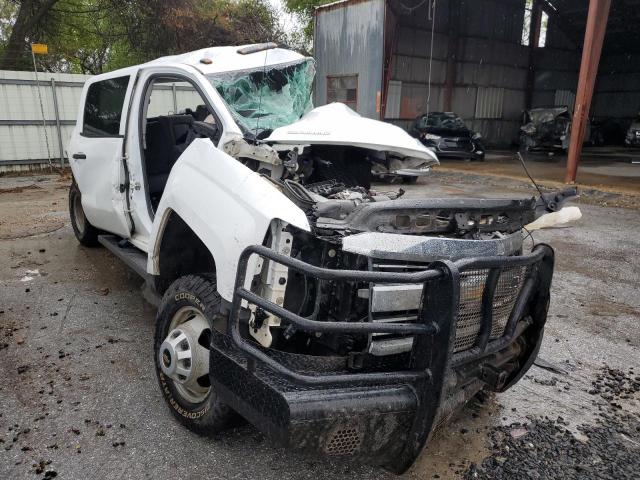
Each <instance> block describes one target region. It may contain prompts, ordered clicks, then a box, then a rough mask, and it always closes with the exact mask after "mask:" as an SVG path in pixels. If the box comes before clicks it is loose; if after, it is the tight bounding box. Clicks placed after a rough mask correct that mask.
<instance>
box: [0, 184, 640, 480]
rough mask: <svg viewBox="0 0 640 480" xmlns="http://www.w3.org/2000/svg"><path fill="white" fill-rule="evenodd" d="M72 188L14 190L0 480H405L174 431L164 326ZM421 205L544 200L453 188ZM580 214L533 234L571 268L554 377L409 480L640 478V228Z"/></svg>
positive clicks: (494, 411) (610, 210)
mask: <svg viewBox="0 0 640 480" xmlns="http://www.w3.org/2000/svg"><path fill="white" fill-rule="evenodd" d="M68 184H69V178H68V177H67V178H62V179H60V178H59V177H57V176H50V175H36V176H23V177H0V258H2V259H3V262H1V263H0V371H2V373H3V378H2V382H1V383H0V478H2V479H4V478H6V479H9V478H11V479H13V478H18V479H21V478H25V479H31V478H54V477H56V476H57V477H58V478H65V479H66V478H71V479H75V478H87V477H90V478H130V479H138V478H154V479H164V478H208V479H216V478H219V479H223V478H224V479H230V478H247V479H254V478H261V479H278V480H282V479H303V478H310V479H318V478H322V479H345V478H354V479H371V478H380V479H392V478H398V477H394V476H393V475H391V474H389V473H387V472H384V471H383V470H380V469H377V468H372V467H369V466H364V465H358V464H355V463H350V462H346V461H339V460H336V459H328V458H316V457H309V456H301V455H297V454H291V453H289V452H287V451H285V450H283V449H282V448H279V447H278V446H276V445H272V444H271V442H270V441H269V439H268V438H265V437H264V436H263V435H261V434H260V433H259V432H258V431H257V430H256V429H254V428H253V427H252V426H250V425H245V426H243V427H240V428H237V429H235V430H231V431H229V432H228V433H225V434H223V435H220V436H219V437H218V438H215V439H205V438H201V437H198V436H196V435H194V434H192V433H190V432H188V431H187V430H185V429H184V428H183V427H181V426H180V425H178V424H177V423H176V422H175V421H174V420H173V418H172V416H171V415H170V414H169V411H168V410H167V407H166V406H165V405H164V402H163V400H162V398H161V395H160V392H159V389H158V387H157V385H156V379H155V374H154V371H153V358H152V348H153V346H152V335H153V321H154V314H155V312H154V311H153V309H152V308H151V307H150V306H148V305H147V304H146V303H145V302H144V301H143V300H142V297H141V295H140V291H139V290H140V280H139V279H138V278H137V277H135V275H134V274H132V273H130V272H129V271H128V270H127V269H126V267H124V266H123V265H122V264H121V263H120V262H119V261H118V260H116V259H115V258H114V257H112V256H111V255H110V254H109V253H108V252H107V251H106V250H105V249H101V248H97V249H87V248H84V247H81V246H80V245H79V244H78V243H77V242H76V240H75V238H74V236H73V232H72V229H71V227H70V224H69V221H68V218H67V216H68V213H67V196H66V195H67V187H68ZM392 187H393V188H397V187H396V186H392ZM378 188H379V189H380V190H384V189H389V188H391V187H389V186H379V187H378ZM407 190H408V194H407V195H408V196H419V195H420V196H421V195H426V196H443V195H456V196H465V197H474V196H485V197H486V196H506V195H512V196H513V195H516V196H529V195H532V194H533V190H532V188H531V185H529V184H527V183H524V182H520V181H517V180H513V179H506V178H496V177H482V176H478V175H470V176H463V175H461V174H459V173H452V172H447V173H434V175H433V176H431V177H429V178H426V179H423V180H421V181H420V182H419V183H418V184H417V185H415V186H410V187H408V188H407ZM605 203H606V204H607V205H606V206H605ZM576 204H577V205H579V206H580V208H581V209H582V212H583V215H584V216H583V219H582V220H580V221H579V222H578V223H576V224H575V225H573V226H571V227H569V228H563V229H554V230H547V231H544V232H538V233H536V234H535V235H534V238H535V241H537V242H546V243H549V244H551V245H552V246H553V247H554V248H555V250H556V262H557V267H556V274H555V277H554V284H553V297H552V303H551V309H550V315H549V321H548V326H547V329H546V335H545V340H544V344H543V347H542V350H541V353H540V359H541V360H540V363H539V365H540V366H534V367H533V368H532V369H531V370H530V371H529V373H528V374H527V375H526V376H525V378H524V379H523V380H522V381H521V382H520V383H519V384H517V385H516V386H515V387H514V388H512V389H511V390H509V391H508V392H506V393H504V394H500V395H497V396H493V395H490V396H486V397H484V398H483V399H478V400H474V401H473V402H472V403H471V404H470V405H468V406H467V407H466V408H465V409H463V410H462V411H461V412H460V413H459V414H458V415H457V416H456V417H455V418H454V419H453V421H452V422H451V423H450V424H449V425H448V426H447V427H445V428H444V429H443V430H442V431H440V432H439V434H438V435H437V436H436V437H435V438H434V439H433V440H432V441H431V443H430V445H429V446H428V448H427V449H426V450H425V452H424V453H423V454H422V455H421V457H420V458H419V460H418V461H417V462H416V464H415V465H414V467H413V468H412V469H411V470H410V471H409V472H408V473H407V474H405V475H404V476H403V477H402V478H407V479H427V478H537V479H542V478H549V479H551V478H554V479H555V478H637V477H638V472H640V376H639V375H640V328H638V325H639V320H640V296H639V295H638V291H639V288H640V260H638V255H637V251H638V247H639V246H640V242H639V241H638V238H640V221H639V220H640V216H639V212H638V210H636V209H632V208H615V207H611V203H610V199H609V198H608V197H603V198H600V197H598V195H593V194H590V195H587V198H585V199H582V200H579V201H578V202H577V203H576ZM623 204H625V205H627V206H633V205H635V204H636V203H635V202H633V201H628V202H623Z"/></svg>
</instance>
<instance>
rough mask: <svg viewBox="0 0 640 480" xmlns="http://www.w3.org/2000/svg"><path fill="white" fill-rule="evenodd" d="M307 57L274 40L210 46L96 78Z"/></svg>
mask: <svg viewBox="0 0 640 480" xmlns="http://www.w3.org/2000/svg"><path fill="white" fill-rule="evenodd" d="M306 58H308V57H305V56H304V55H301V54H299V53H297V52H294V51H293V50H288V49H286V48H280V47H278V46H276V45H275V44H273V43H256V44H248V45H236V46H225V47H209V48H202V49H200V50H194V51H193V52H187V53H182V54H179V55H169V56H166V57H160V58H157V59H155V60H151V61H150V62H147V63H143V64H141V65H134V66H131V67H127V68H122V69H120V70H114V71H112V72H108V73H104V74H101V75H96V77H94V79H98V80H99V79H104V78H110V77H117V76H119V75H125V74H126V75H130V74H131V71H132V70H137V69H139V68H143V67H151V66H159V65H174V66H175V65H176V64H183V65H189V66H191V67H195V68H197V69H198V70H199V71H200V72H202V73H203V74H205V75H209V74H216V73H225V72H234V71H242V70H254V69H262V68H264V67H265V66H272V65H281V64H286V63H295V62H299V61H302V60H304V59H306Z"/></svg>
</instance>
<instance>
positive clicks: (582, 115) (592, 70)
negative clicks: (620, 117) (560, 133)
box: [564, 0, 611, 183]
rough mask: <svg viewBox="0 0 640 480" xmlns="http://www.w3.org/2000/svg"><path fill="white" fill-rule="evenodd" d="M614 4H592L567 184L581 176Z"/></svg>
mask: <svg viewBox="0 0 640 480" xmlns="http://www.w3.org/2000/svg"><path fill="white" fill-rule="evenodd" d="M610 7H611V0H590V2H589V16H588V17H587V28H586V31H585V33H584V47H583V48H582V63H581V64H580V75H579V76H578V91H577V93H576V103H575V108H574V111H573V122H572V123H571V141H570V143H569V155H568V157H567V172H566V175H565V179H564V180H565V182H566V183H574V182H575V181H576V176H577V174H578V164H579V163H580V155H581V153H582V144H583V143H584V135H585V132H586V127H587V119H588V118H589V108H590V107H591V101H592V100H593V89H594V86H595V83H596V77H597V75H598V65H599V64H600V54H601V53H602V44H603V43H604V35H605V33H606V31H607V20H608V19H609V9H610Z"/></svg>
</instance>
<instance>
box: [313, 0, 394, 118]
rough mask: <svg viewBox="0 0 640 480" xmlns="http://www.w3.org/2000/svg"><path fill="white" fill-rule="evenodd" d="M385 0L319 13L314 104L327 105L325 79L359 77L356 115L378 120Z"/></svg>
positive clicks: (364, 2) (363, 0) (323, 9)
mask: <svg viewBox="0 0 640 480" xmlns="http://www.w3.org/2000/svg"><path fill="white" fill-rule="evenodd" d="M384 7H385V3H384V0H362V1H357V2H353V1H352V2H350V4H349V6H348V8H345V7H344V6H341V5H334V6H329V7H325V8H322V9H320V10H318V12H317V15H316V27H315V37H314V56H315V58H316V62H317V73H316V83H315V96H314V100H315V103H316V105H324V104H325V103H327V76H328V75H330V76H331V75H352V74H357V75H358V100H357V110H358V113H360V114H361V115H363V116H365V117H369V118H379V114H378V113H377V111H376V110H377V108H376V107H377V103H376V102H377V94H378V92H379V91H380V89H381V85H382V62H383V56H384V55H383V51H384V44H383V41H384V37H383V36H384V28H383V26H384Z"/></svg>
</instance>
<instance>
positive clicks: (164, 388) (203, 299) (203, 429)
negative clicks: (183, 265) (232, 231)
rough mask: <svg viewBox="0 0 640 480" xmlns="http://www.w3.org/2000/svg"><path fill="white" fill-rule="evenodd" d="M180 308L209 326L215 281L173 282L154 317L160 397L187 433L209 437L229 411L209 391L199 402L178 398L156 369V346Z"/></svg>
mask: <svg viewBox="0 0 640 480" xmlns="http://www.w3.org/2000/svg"><path fill="white" fill-rule="evenodd" d="M202 291H204V292H205V293H202ZM184 307H192V308H196V309H198V310H199V311H200V312H202V314H203V316H204V318H205V319H206V320H207V321H208V322H209V325H210V326H212V325H213V320H214V318H216V316H217V315H219V310H220V296H219V295H218V293H217V292H216V291H215V282H214V281H212V280H211V279H209V278H205V277H202V276H199V275H187V276H185V277H181V278H179V279H178V280H176V281H175V282H174V283H173V284H171V286H170V287H169V289H168V290H167V291H166V292H165V294H164V296H163V299H162V303H161V305H160V308H159V309H158V314H157V317H156V333H155V340H154V349H153V356H154V365H155V370H156V376H157V378H158V383H159V386H160V390H161V392H162V395H163V397H164V399H165V401H166V402H167V404H168V406H169V408H170V409H171V412H172V413H173V415H174V416H175V417H176V418H177V419H178V420H179V421H180V422H181V423H182V424H183V425H185V426H186V427H187V428H189V429H190V430H193V431H195V432H196V433H199V434H202V435H211V434H214V433H216V432H217V431H218V430H221V429H223V428H225V426H226V425H227V424H228V423H229V420H230V419H231V417H232V415H233V411H232V410H231V409H230V408H229V407H228V406H226V405H225V404H223V403H221V402H220V400H219V399H218V396H217V395H216V394H215V392H214V391H213V389H211V390H210V391H209V393H208V395H207V397H206V398H205V399H204V400H203V401H202V402H200V403H192V402H189V401H188V400H186V399H185V398H183V397H182V396H181V395H180V392H179V391H178V389H177V388H176V387H175V383H174V381H173V380H172V379H171V378H169V377H167V376H166V375H165V374H164V372H163V371H162V368H161V367H160V359H159V357H158V354H159V351H160V346H161V345H162V342H163V341H164V339H165V338H166V337H167V335H168V334H169V327H170V325H171V320H172V318H173V316H174V315H175V314H176V312H178V311H179V310H180V309H181V308H184Z"/></svg>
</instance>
